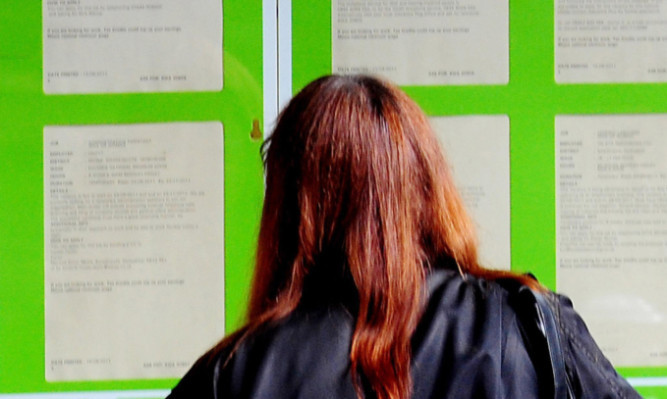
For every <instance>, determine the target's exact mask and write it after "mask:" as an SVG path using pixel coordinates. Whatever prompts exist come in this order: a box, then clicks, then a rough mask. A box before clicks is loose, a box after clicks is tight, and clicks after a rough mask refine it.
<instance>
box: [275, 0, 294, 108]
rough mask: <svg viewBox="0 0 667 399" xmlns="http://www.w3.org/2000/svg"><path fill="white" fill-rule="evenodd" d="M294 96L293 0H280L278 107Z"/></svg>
mask: <svg viewBox="0 0 667 399" xmlns="http://www.w3.org/2000/svg"><path fill="white" fill-rule="evenodd" d="M291 98H292V0H278V109H282V108H283V107H284V106H285V105H286V104H287V102H288V101H289V100H290V99H291Z"/></svg>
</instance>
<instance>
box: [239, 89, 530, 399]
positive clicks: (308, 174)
mask: <svg viewBox="0 0 667 399" xmlns="http://www.w3.org/2000/svg"><path fill="white" fill-rule="evenodd" d="M264 149H265V151H264V162H265V167H266V197H265V200H264V208H263V213H262V222H261V228H260V233H259V242H258V246H257V261H256V262H257V263H256V269H255V276H254V282H253V286H252V292H251V298H250V306H249V312H248V318H249V320H248V325H247V328H246V329H245V332H246V333H247V332H248V331H250V332H252V330H254V329H255V328H256V327H258V326H259V325H262V324H264V323H266V322H270V321H275V320H278V319H280V318H282V317H284V316H286V315H288V314H290V313H291V312H292V311H293V310H294V309H296V307H297V306H298V305H299V304H300V303H301V301H302V300H303V298H304V292H305V291H307V290H309V289H314V290H316V291H317V290H320V289H321V292H334V291H336V290H337V288H334V289H333V290H332V289H331V288H330V287H326V285H330V284H334V285H340V287H338V288H340V291H343V292H348V293H349V294H348V295H347V296H348V298H346V299H347V300H348V301H352V302H354V303H355V309H354V311H355V313H356V325H355V330H354V334H353V338H352V345H351V349H350V360H351V370H352V375H353V378H354V382H355V386H356V387H357V391H358V394H359V396H363V393H362V389H361V386H362V383H361V381H362V379H364V381H365V384H367V385H368V386H369V387H370V388H371V389H372V390H373V391H374V392H375V394H376V396H377V397H378V398H379V399H385V398H387V399H388V398H392V399H393V398H402V399H403V398H408V397H410V392H411V379H410V359H411V353H410V338H411V336H412V333H413V332H414V329H415V327H416V325H417V322H418V320H419V317H420V315H421V311H422V307H423V305H424V301H425V298H424V287H423V285H424V278H425V275H426V273H427V272H428V269H431V268H442V267H453V268H457V267H458V269H459V271H460V272H461V273H462V274H466V273H467V274H472V275H478V276H484V277H488V278H497V277H504V276H508V275H509V274H508V273H507V272H496V271H490V270H487V269H484V268H482V267H481V266H480V265H479V264H478V261H477V247H476V242H475V233H474V229H473V227H472V224H471V221H470V220H469V218H468V216H467V213H466V211H465V209H464V206H463V204H462V201H461V198H460V197H459V194H458V193H457V190H456V188H455V187H454V183H453V180H452V177H451V175H450V172H449V169H448V167H447V165H446V162H445V159H444V157H443V155H442V152H441V150H440V148H439V144H438V142H437V141H436V139H435V136H434V134H433V132H432V130H431V127H430V125H429V123H428V120H427V118H426V116H425V115H424V113H423V112H422V111H421V109H420V108H419V107H418V106H417V105H416V104H415V103H414V102H413V101H412V100H410V98H408V96H407V95H406V94H404V93H403V92H402V91H400V90H399V89H398V88H396V87H395V86H393V85H391V84H389V83H387V82H385V81H382V80H379V79H377V78H373V77H368V76H326V77H323V78H320V79H318V80H316V81H314V82H312V83H311V84H309V85H308V86H306V87H305V88H304V89H303V90H302V91H301V92H300V93H299V94H297V95H296V96H295V97H294V98H293V99H292V101H291V102H290V103H289V104H288V106H287V107H286V108H285V109H284V111H283V112H282V114H281V115H280V117H279V120H278V122H277V125H276V127H275V130H274V132H273V134H272V135H271V136H270V138H269V139H268V141H267V143H265V147H264ZM312 275H324V276H328V277H327V278H324V279H311V278H310V276H312ZM512 276H513V275H512ZM329 277H331V278H329ZM516 278H518V279H519V280H522V281H524V282H527V279H525V278H522V277H516ZM317 284H320V285H322V286H321V287H311V285H315V286H316V285H317ZM348 286H349V287H351V289H350V290H348V291H345V288H346V287H348Z"/></svg>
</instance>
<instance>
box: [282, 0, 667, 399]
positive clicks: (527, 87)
mask: <svg viewBox="0 0 667 399" xmlns="http://www.w3.org/2000/svg"><path fill="white" fill-rule="evenodd" d="M509 6H510V7H509V9H510V16H509V17H510V81H509V83H508V84H507V85H467V86H402V88H403V89H404V90H405V91H406V92H407V93H408V94H409V95H410V96H411V97H412V98H413V99H414V100H415V101H416V102H417V103H418V104H419V105H420V106H421V107H422V108H423V109H424V111H425V112H426V114H428V115H430V116H446V115H485V114H507V115H509V118H510V170H511V181H510V184H511V187H510V193H511V211H510V212H511V253H512V270H515V271H519V272H524V271H530V272H532V273H533V274H535V275H536V276H537V277H538V278H539V280H540V281H541V282H542V283H543V284H545V285H546V286H548V287H550V288H552V289H556V288H557V287H556V267H555V264H556V227H555V217H556V214H555V158H554V140H555V136H554V124H555V117H556V115H559V114H630V113H632V114H634V113H667V85H666V84H576V85H575V84H568V85H562V84H556V82H555V80H554V33H553V32H554V3H553V0H551V1H533V0H510V1H509ZM331 40H332V39H331V1H322V2H310V1H308V0H293V1H292V44H293V47H292V54H293V57H292V82H293V91H294V92H298V91H299V90H300V89H301V88H303V87H304V86H305V85H306V84H308V82H310V81H312V80H313V79H315V78H317V77H319V76H322V75H326V74H330V73H331V70H332V66H331V65H332V64H331ZM629 339H631V337H629ZM619 371H620V372H621V373H622V374H623V375H625V376H628V377H648V376H658V377H661V376H667V367H651V368H642V367H632V368H620V369H619ZM641 392H642V393H644V394H646V395H647V396H649V393H650V394H651V395H653V396H650V397H655V398H667V389H663V388H662V387H657V388H651V387H647V388H641Z"/></svg>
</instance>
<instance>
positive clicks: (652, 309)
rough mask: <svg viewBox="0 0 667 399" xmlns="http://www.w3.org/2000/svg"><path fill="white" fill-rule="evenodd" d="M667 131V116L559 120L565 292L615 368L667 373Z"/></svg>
mask: <svg viewBox="0 0 667 399" xmlns="http://www.w3.org/2000/svg"><path fill="white" fill-rule="evenodd" d="M666 129H667V115H608V116H607V115H596V116H557V117H556V206H557V208H556V238H557V247H556V249H557V251H556V260H557V267H556V276H557V288H558V290H559V291H561V292H563V293H565V294H567V295H569V296H570V297H571V298H572V300H573V302H574V305H575V309H577V310H578V311H579V312H580V313H581V315H582V316H583V318H584V320H585V321H586V323H587V324H588V326H589V328H590V330H591V333H592V334H593V337H594V338H595V339H596V341H597V342H598V344H599V345H600V347H601V348H602V350H603V352H604V353H605V354H606V355H607V356H608V357H609V359H610V360H611V361H612V363H614V365H615V366H628V367H632V366H665V365H667V340H666V339H665V337H667V295H665V273H666V272H667V159H666V158H665V154H666V153H667V136H665V134H664V133H665V130H666ZM628 337H632V339H628Z"/></svg>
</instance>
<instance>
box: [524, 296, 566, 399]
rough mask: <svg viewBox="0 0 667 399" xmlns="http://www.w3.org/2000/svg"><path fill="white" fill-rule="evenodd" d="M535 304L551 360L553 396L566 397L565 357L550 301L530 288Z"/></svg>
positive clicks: (563, 398)
mask: <svg viewBox="0 0 667 399" xmlns="http://www.w3.org/2000/svg"><path fill="white" fill-rule="evenodd" d="M526 290H527V291H530V293H531V294H532V296H533V298H535V306H536V308H537V313H538V318H539V321H540V324H541V330H542V332H543V334H544V336H545V337H546V340H547V348H548V349H549V358H550V360H551V370H552V372H553V380H554V398H556V399H561V398H562V399H567V398H568V397H569V396H570V387H569V384H568V379H567V374H566V373H565V359H564V357H563V350H562V348H561V342H560V333H559V328H560V327H559V326H558V324H557V322H556V317H555V316H554V313H553V310H552V309H551V304H550V302H549V301H548V300H547V299H546V298H545V296H544V295H542V294H541V293H539V292H535V291H533V290H530V289H526Z"/></svg>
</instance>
